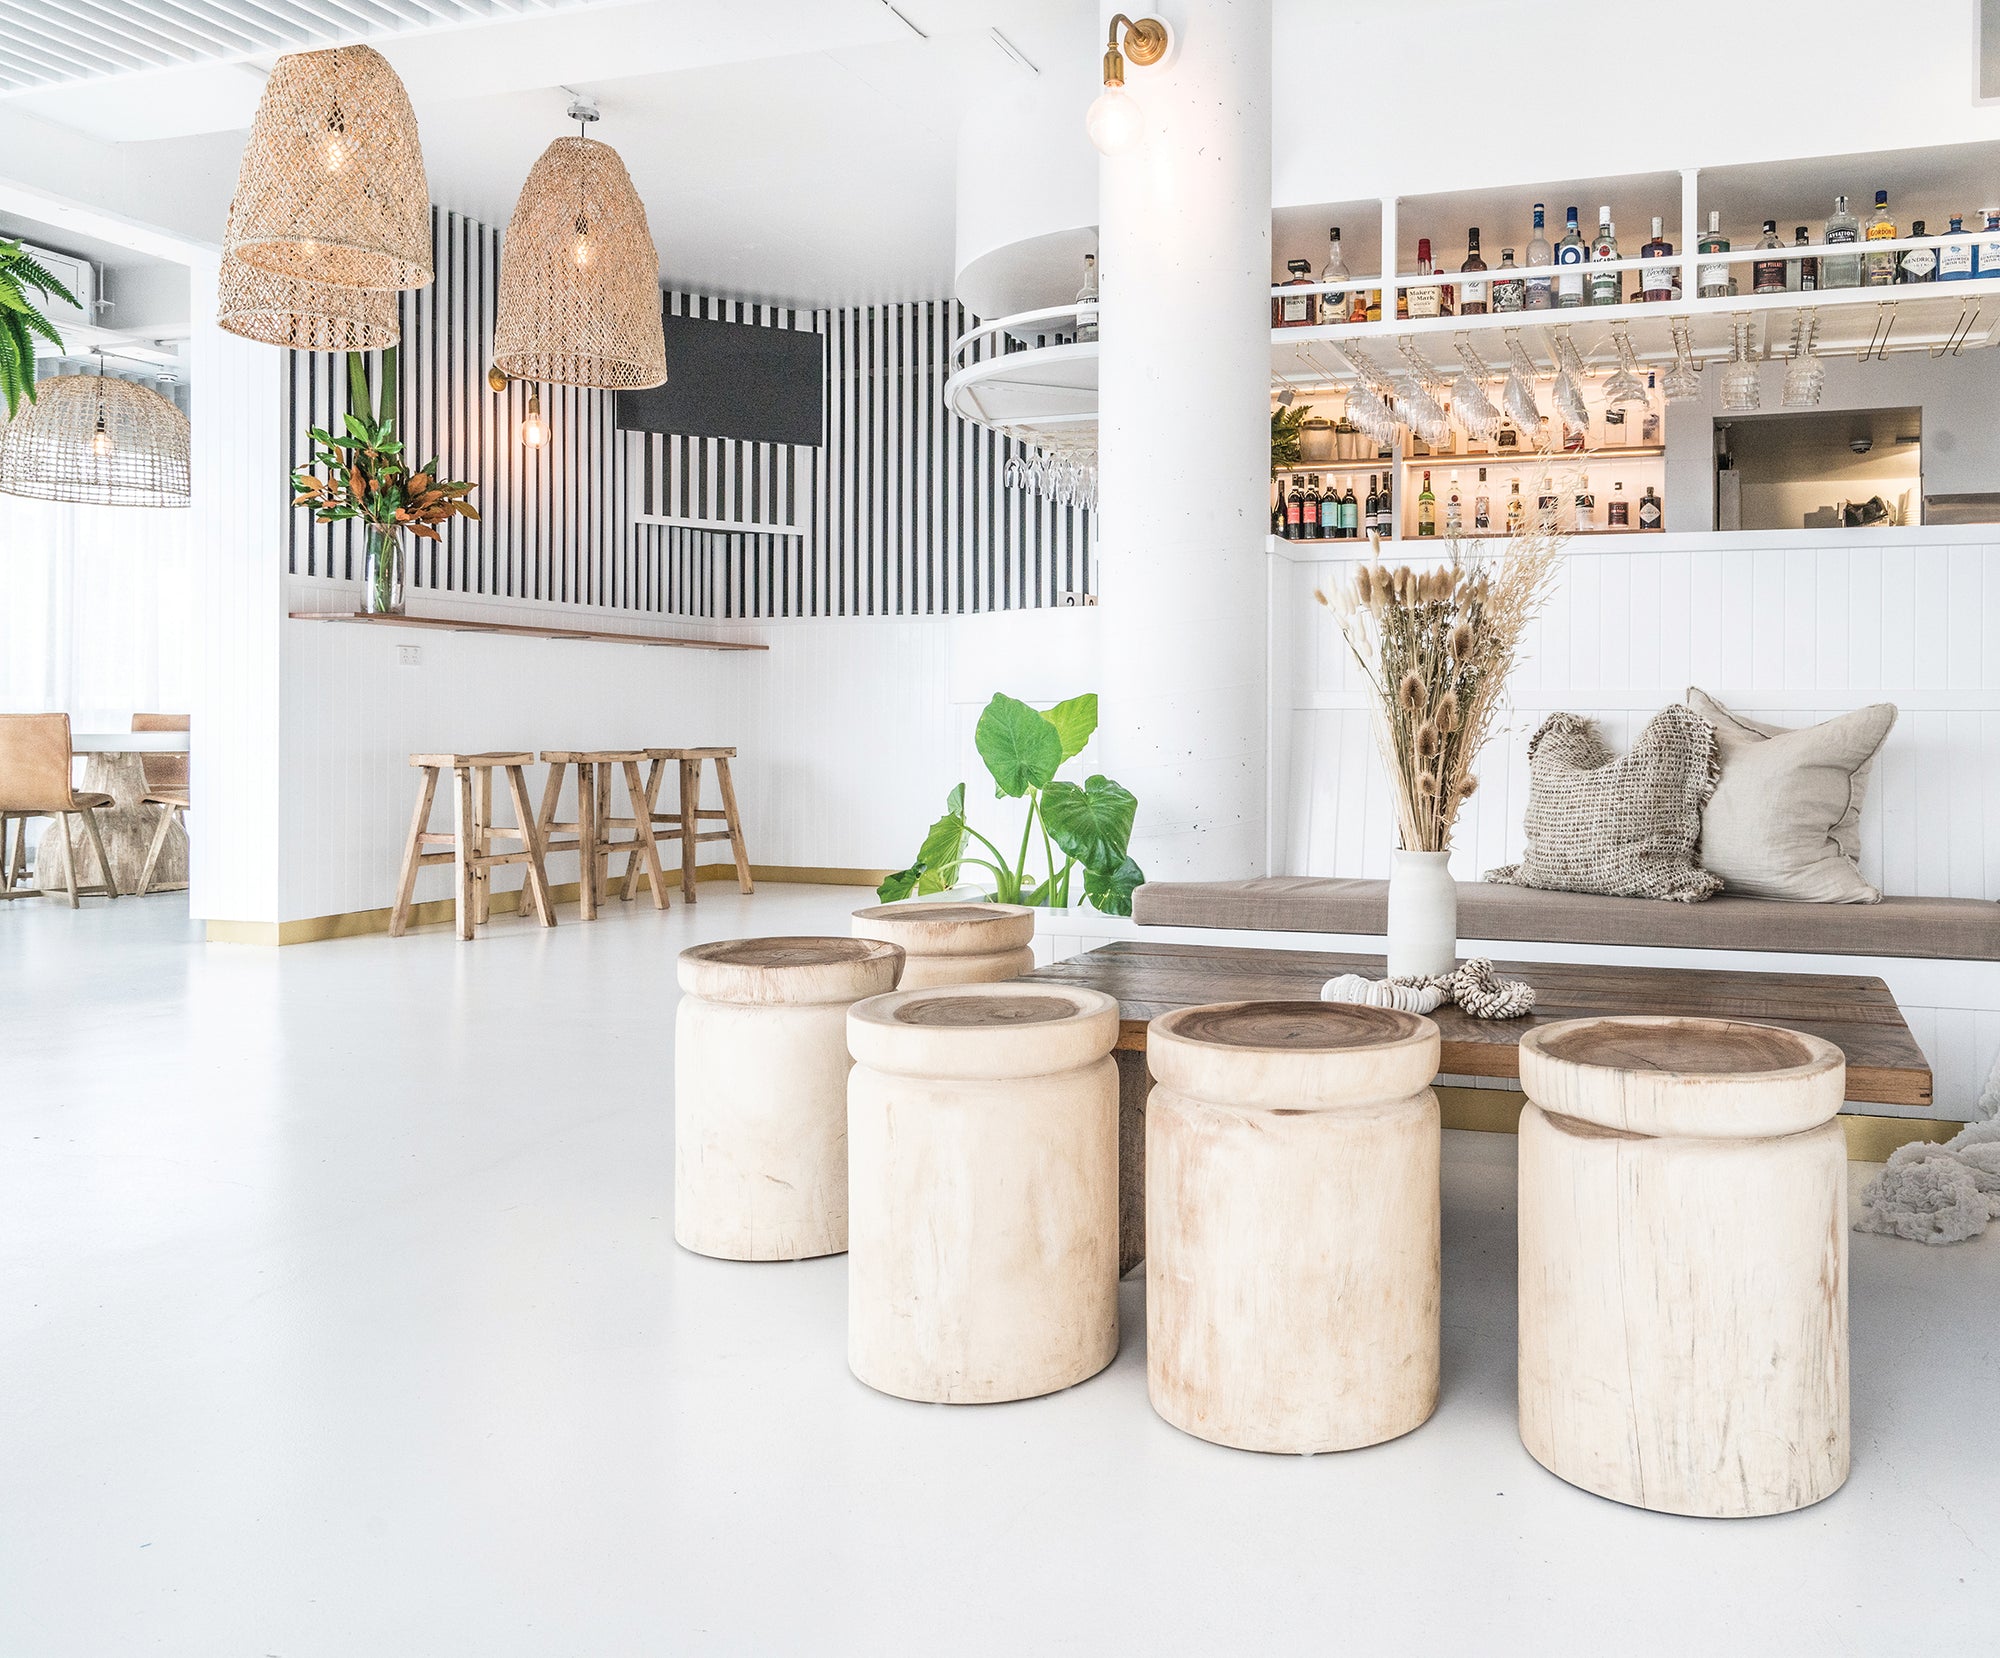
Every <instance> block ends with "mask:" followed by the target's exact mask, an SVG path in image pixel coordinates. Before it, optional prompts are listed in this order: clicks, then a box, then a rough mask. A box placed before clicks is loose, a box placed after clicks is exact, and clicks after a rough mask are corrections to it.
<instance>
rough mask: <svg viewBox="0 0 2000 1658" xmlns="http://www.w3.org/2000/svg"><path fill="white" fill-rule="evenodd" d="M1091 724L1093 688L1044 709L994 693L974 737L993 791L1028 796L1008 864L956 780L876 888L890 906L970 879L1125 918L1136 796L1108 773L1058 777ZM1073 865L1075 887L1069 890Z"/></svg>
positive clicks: (1013, 894)
mask: <svg viewBox="0 0 2000 1658" xmlns="http://www.w3.org/2000/svg"><path fill="white" fill-rule="evenodd" d="M1096 729H1097V697H1096V695H1095V693H1090V694H1086V695H1084V696H1080V697H1071V698H1070V699H1069V701H1067V702H1059V703H1057V704H1056V705H1055V707H1053V708H1047V709H1038V708H1033V707H1030V706H1029V705H1028V704H1027V703H1025V702H1022V701H1020V700H1018V699H1017V698H1014V697H1010V696H1007V695H1005V694H996V695H995V696H994V698H993V700H992V701H991V702H989V703H988V704H987V705H986V711H985V712H984V713H983V714H981V715H980V716H979V725H978V728H977V730H976V731H975V732H974V733H973V740H974V742H975V743H976V745H977V746H978V749H979V757H980V758H981V759H982V760H984V761H985V762H986V769H987V770H988V771H989V772H990V773H992V776H993V793H994V798H995V799H1003V800H1024V801H1026V803H1027V814H1026V817H1025V818H1024V820H1023V822H1022V825H1021V844H1020V846H1019V848H1018V849H1017V850H1016V852H1015V854H1014V856H1013V859H1012V861H1011V862H1010V861H1009V858H1008V855H1007V853H1005V852H1004V851H1002V850H1001V849H1000V848H999V847H998V846H996V845H994V843H993V842H992V841H990V840H989V839H987V837H986V836H985V835H983V834H982V833H980V831H979V830H977V829H975V828H974V827H973V826H972V823H971V821H970V819H969V818H968V817H967V816H966V811H965V785H964V784H963V783H960V784H958V785H957V786H956V787H954V788H953V789H952V791H951V793H950V794H948V795H947V796H945V813H944V816H943V817H941V818H939V819H938V820H937V822H935V823H933V824H932V825H931V827H930V833H929V834H927V835H925V836H924V844H923V846H922V847H921V848H920V849H919V851H918V853H917V861H916V862H915V863H913V864H911V865H910V867H909V868H908V869H905V870H900V871H898V872H897V873H896V874H894V875H891V876H890V877H889V878H888V880H886V881H884V882H883V883H882V884H881V886H879V887H878V888H876V892H877V894H878V895H879V896H880V897H881V898H882V900H883V901H884V902H885V903H890V902H893V901H895V900H896V899H898V898H908V897H910V896H911V895H912V894H919V895H921V894H926V893H937V892H944V891H946V890H947V889H949V888H951V887H955V886H957V885H958V884H959V883H960V881H961V880H970V881H973V882H975V883H976V884H978V885H980V886H982V887H985V888H987V889H988V890H989V893H990V896H991V897H992V898H993V899H994V900H996V901H997V902H999V903H1002V904H1031V905H1043V906H1047V907H1048V908H1051V909H1065V908H1067V907H1068V906H1069V905H1070V903H1071V902H1072V901H1073V900H1074V899H1077V898H1085V899H1088V900H1089V901H1090V903H1091V905H1092V906H1093V907H1094V908H1096V909H1098V910H1101V911H1102V912H1103V913H1104V914H1106V915H1130V914H1131V913H1132V894H1133V893H1134V892H1135V891H1136V890H1137V889H1138V888H1139V886H1140V885H1141V884H1142V883H1143V882H1144V881H1145V879H1146V877H1145V874H1144V873H1143V872H1142V871H1141V870H1140V868H1139V866H1138V864H1137V863H1135V862H1134V861H1133V859H1132V854H1131V853H1130V852H1129V851H1128V850H1127V848H1128V846H1129V845H1130V843H1131V839H1132V820H1133V818H1134V817H1135V816H1136V815H1137V812H1138V807H1139V803H1138V801H1137V800H1135V799H1134V798H1133V797H1132V795H1131V794H1130V792H1128V791H1127V790H1125V789H1123V788H1120V787H1119V786H1118V785H1117V784H1116V783H1114V782H1112V781H1111V779H1110V778H1108V777H1099V776H1094V775H1093V776H1090V777H1086V778H1085V779H1084V780H1083V781H1082V782H1081V783H1073V782H1069V781H1067V780H1064V779H1059V778H1058V777H1057V776H1056V773H1057V771H1059V770H1060V769H1061V768H1062V767H1063V766H1064V765H1065V764H1067V763H1068V762H1069V761H1071V760H1073V759H1075V758H1076V756H1077V755H1079V754H1081V753H1082V752H1083V746H1084V744H1085V743H1087V742H1089V741H1090V734H1091V733H1092V732H1093V731H1095V730H1096ZM1058 852H1060V853H1061V854H1062V858H1061V860H1060V861H1058V860H1057V858H1056V854H1057V853H1058ZM1031 865H1038V866H1039V867H1038V868H1035V869H1032V870H1031V868H1030V866H1031ZM1079 872H1080V874H1081V880H1080V885H1081V887H1082V891H1081V892H1078V891H1076V890H1075V889H1076V886H1077V885H1078V884H1079V881H1078V877H1079Z"/></svg>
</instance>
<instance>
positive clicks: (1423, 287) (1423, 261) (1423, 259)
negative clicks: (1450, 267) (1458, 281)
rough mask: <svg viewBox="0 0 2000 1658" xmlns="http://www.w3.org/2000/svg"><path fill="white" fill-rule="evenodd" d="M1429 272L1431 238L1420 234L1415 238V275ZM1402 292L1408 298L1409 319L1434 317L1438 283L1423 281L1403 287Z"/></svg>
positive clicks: (1436, 310)
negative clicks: (1413, 285) (1412, 285)
mask: <svg viewBox="0 0 2000 1658" xmlns="http://www.w3.org/2000/svg"><path fill="white" fill-rule="evenodd" d="M1430 274H1431V239H1430V238H1429V237H1428V236H1420V237H1418V238H1417V275H1419V276H1429V275H1430ZM1404 293H1405V294H1406V295H1407V297H1408V299H1409V307H1410V308H1409V315H1410V319H1411V321H1413V322H1414V321H1415V320H1416V319H1417V318H1418V317H1434V316H1436V315H1438V311H1439V305H1438V299H1439V294H1438V285H1437V284H1436V283H1435V282H1425V283H1422V284H1419V285H1417V286H1415V287H1410V288H1406V289H1404Z"/></svg>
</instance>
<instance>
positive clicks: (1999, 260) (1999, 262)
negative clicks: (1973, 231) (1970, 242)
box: [1972, 207, 2000, 276]
mask: <svg viewBox="0 0 2000 1658" xmlns="http://www.w3.org/2000/svg"><path fill="white" fill-rule="evenodd" d="M1982 212H1983V215H1984V217H1985V219H1986V228H1985V229H1984V230H1983V231H1981V232H1980V234H1979V241H1978V243H1977V244H1976V245H1975V246H1974V248H1973V250H1972V274H1973V275H1974V276H2000V207H1988V208H1985V209H1983V210H1982Z"/></svg>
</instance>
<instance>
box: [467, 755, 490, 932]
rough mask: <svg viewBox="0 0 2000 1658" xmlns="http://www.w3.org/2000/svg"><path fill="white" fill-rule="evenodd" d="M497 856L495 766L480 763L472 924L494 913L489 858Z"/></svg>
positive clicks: (474, 790) (474, 807) (475, 801)
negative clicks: (494, 792) (494, 800)
mask: <svg viewBox="0 0 2000 1658" xmlns="http://www.w3.org/2000/svg"><path fill="white" fill-rule="evenodd" d="M492 855H493V769H492V767H490V766H480V767H478V768H476V769H475V770H474V771H473V774H472V851H471V855H470V858H469V861H470V862H471V864H472V924H473V925H474V926H475V927H483V926H485V925H486V923H487V922H488V920H490V919H491V918H492V913H493V872H492V869H491V867H490V866H489V865H488V864H487V862H486V860H487V859H488V858H489V857H491V856H492Z"/></svg>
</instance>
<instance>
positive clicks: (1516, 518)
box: [1507, 478, 1528, 535]
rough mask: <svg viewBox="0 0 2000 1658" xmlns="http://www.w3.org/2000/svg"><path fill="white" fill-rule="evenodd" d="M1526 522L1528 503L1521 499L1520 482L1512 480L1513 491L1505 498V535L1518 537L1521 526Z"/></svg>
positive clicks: (1517, 479)
mask: <svg viewBox="0 0 2000 1658" xmlns="http://www.w3.org/2000/svg"><path fill="white" fill-rule="evenodd" d="M1527 522H1528V503H1527V502H1525V501H1523V500H1522V499H1521V480H1520V479H1519V478H1516V479H1515V480H1514V491H1513V493H1512V494H1511V495H1509V496H1508V497H1507V533H1508V534H1509V535H1519V534H1520V533H1521V529H1522V526H1523V525H1525V524H1526V523H1527Z"/></svg>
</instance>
